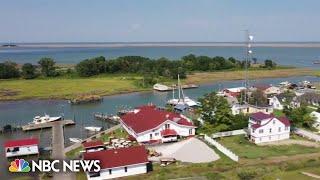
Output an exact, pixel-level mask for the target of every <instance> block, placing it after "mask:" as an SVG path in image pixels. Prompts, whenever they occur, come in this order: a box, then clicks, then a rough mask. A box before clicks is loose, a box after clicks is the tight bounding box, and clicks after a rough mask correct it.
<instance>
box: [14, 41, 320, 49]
mask: <svg viewBox="0 0 320 180" xmlns="http://www.w3.org/2000/svg"><path fill="white" fill-rule="evenodd" d="M16 45H17V47H20V48H21V47H24V48H103V47H106V48H113V47H114V48H116V47H241V46H244V44H243V43H242V42H110V43H94V42H93V43H17V44H16ZM253 46H255V47H292V48H294V47H297V48H298V47H300V48H301V47H305V48H320V42H256V43H253ZM11 48H15V47H11Z"/></svg>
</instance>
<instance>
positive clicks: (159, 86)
mask: <svg viewBox="0 0 320 180" xmlns="http://www.w3.org/2000/svg"><path fill="white" fill-rule="evenodd" d="M177 86H178V85H173V86H166V85H163V84H158V83H157V84H155V85H153V90H156V91H161V92H163V91H171V90H173V89H174V88H178V87H177ZM198 87H199V86H198V85H196V84H185V85H181V86H180V88H181V89H192V88H198Z"/></svg>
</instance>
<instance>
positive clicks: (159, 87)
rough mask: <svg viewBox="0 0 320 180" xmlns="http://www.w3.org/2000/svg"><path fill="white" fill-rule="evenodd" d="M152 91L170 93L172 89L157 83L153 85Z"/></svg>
mask: <svg viewBox="0 0 320 180" xmlns="http://www.w3.org/2000/svg"><path fill="white" fill-rule="evenodd" d="M153 89H154V90H156V91H171V90H172V87H169V86H166V85H164V84H158V83H157V84H155V85H153Z"/></svg>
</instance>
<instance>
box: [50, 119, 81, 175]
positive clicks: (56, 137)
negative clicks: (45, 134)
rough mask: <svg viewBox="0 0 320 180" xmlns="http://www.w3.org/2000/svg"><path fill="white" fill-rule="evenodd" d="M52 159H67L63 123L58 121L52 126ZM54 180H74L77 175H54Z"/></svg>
mask: <svg viewBox="0 0 320 180" xmlns="http://www.w3.org/2000/svg"><path fill="white" fill-rule="evenodd" d="M51 157H52V159H59V160H63V159H65V154H64V133H63V123H62V122H61V121H57V122H55V123H54V124H53V125H52V154H51ZM53 179H54V180H74V179H76V176H75V173H63V172H62V173H54V174H53Z"/></svg>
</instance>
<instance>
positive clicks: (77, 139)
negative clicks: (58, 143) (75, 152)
mask: <svg viewBox="0 0 320 180" xmlns="http://www.w3.org/2000/svg"><path fill="white" fill-rule="evenodd" d="M69 141H71V142H73V143H78V142H82V139H80V138H69Z"/></svg>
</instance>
